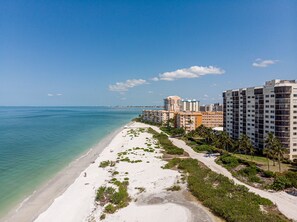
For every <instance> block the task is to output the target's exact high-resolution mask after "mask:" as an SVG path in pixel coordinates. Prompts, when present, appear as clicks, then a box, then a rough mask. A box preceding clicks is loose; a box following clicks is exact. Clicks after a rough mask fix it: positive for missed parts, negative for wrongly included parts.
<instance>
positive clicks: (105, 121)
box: [0, 107, 140, 216]
mask: <svg viewBox="0 0 297 222" xmlns="http://www.w3.org/2000/svg"><path fill="white" fill-rule="evenodd" d="M139 113H140V110H137V109H134V110H133V109H119V108H108V107H0V216H1V215H2V216H3V215H4V214H5V213H7V212H8V210H9V209H10V208H11V207H12V206H14V205H15V204H16V203H17V202H18V201H20V200H22V199H24V198H25V197H26V196H28V195H30V194H31V193H32V192H33V191H34V190H36V189H37V188H38V186H40V185H41V184H42V183H43V182H44V181H46V180H48V179H49V178H51V177H52V176H53V175H55V174H56V173H57V172H58V171H60V170H61V169H63V167H65V166H67V165H68V164H69V163H70V162H71V161H72V160H74V159H75V158H77V157H78V156H80V155H81V154H82V153H84V152H86V151H87V150H88V149H89V148H91V147H92V146H94V145H95V144H97V143H98V142H99V141H100V140H101V139H102V138H104V137H105V136H106V135H108V134H109V133H110V132H112V131H114V130H115V129H117V128H119V127H120V126H122V125H125V124H126V123H128V122H129V121H130V120H131V119H132V118H134V117H137V116H138V114H139Z"/></svg>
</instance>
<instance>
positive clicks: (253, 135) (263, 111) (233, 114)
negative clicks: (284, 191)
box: [223, 80, 297, 159]
mask: <svg viewBox="0 0 297 222" xmlns="http://www.w3.org/2000/svg"><path fill="white" fill-rule="evenodd" d="M223 100H224V104H223V111H224V130H225V131H227V132H228V133H229V135H230V136H231V137H232V138H234V139H238V138H239V136H240V135H241V134H246V135H247V136H248V137H249V138H250V139H251V141H252V143H253V145H254V146H255V147H257V148H259V149H263V147H264V146H265V144H264V143H265V138H266V135H267V133H269V132H273V133H274V134H275V136H276V137H278V138H279V139H280V141H281V142H282V144H283V146H284V147H286V148H287V149H288V151H289V157H290V159H296V158H297V82H296V81H295V80H272V81H267V82H266V83H265V85H264V86H259V87H249V88H242V89H236V90H227V91H225V92H223Z"/></svg>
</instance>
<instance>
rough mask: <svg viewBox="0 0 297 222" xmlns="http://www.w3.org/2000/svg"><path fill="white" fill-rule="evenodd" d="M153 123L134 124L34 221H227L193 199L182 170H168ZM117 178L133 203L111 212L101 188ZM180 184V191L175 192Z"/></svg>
mask: <svg viewBox="0 0 297 222" xmlns="http://www.w3.org/2000/svg"><path fill="white" fill-rule="evenodd" d="M148 127H149V126H148V125H145V124H142V123H136V122H134V123H132V124H130V125H129V127H125V128H124V129H122V130H121V131H120V132H119V133H118V134H117V135H116V136H114V137H113V139H112V141H111V142H110V143H109V145H108V146H106V147H105V148H104V150H103V151H102V152H101V153H100V155H99V156H98V157H97V159H96V160H95V161H94V162H92V163H91V164H90V165H89V166H88V167H87V168H86V169H85V170H84V171H82V172H81V173H80V175H79V176H78V177H77V178H76V180H75V181H74V182H73V183H72V184H71V185H70V186H69V187H68V188H67V189H66V190H65V191H64V192H63V193H62V194H61V195H59V196H58V197H57V198H55V200H54V201H53V202H52V204H51V205H50V206H49V207H48V208H47V209H46V210H45V211H43V212H42V213H40V214H39V215H38V217H37V218H36V219H35V220H34V221H35V222H52V221H55V222H76V221H77V222H82V221H83V222H97V221H101V220H102V219H101V217H102V216H104V219H103V221H108V222H119V221H142V222H149V221H172V222H180V221H185V222H186V221H187V222H194V221H195V222H215V221H221V220H218V218H216V217H215V216H214V215H213V214H212V213H211V212H210V211H209V210H207V209H205V208H204V207H203V206H202V205H201V204H200V203H198V202H197V201H194V200H191V199H189V198H188V194H187V193H188V191H187V188H186V183H185V182H182V177H183V175H182V174H181V172H179V171H177V170H172V169H164V165H165V164H166V163H167V162H166V161H165V160H163V158H162V156H163V154H164V152H163V149H160V147H159V145H158V143H157V141H156V140H155V139H154V138H153V135H152V134H151V133H149V132H147V130H146V128H148ZM102 163H108V165H105V166H103V165H102ZM109 163H110V165H109ZM111 163H113V164H111ZM101 165H102V166H101ZM114 180H118V182H119V181H121V182H120V183H122V182H123V181H126V182H128V185H127V187H126V189H127V190H126V191H127V192H128V203H127V205H125V206H122V207H120V208H118V209H117V210H116V211H115V212H113V213H111V214H110V213H107V212H106V209H105V208H106V207H107V204H106V203H105V204H103V205H102V203H99V202H98V201H95V198H96V193H97V190H98V189H99V187H105V186H106V187H109V186H116V185H115V183H113V182H112V181H114ZM177 184H178V185H177ZM174 185H177V186H178V187H180V189H178V190H176V191H173V190H170V189H169V188H171V187H173V186H174ZM22 219H23V218H22ZM22 221H24V220H22Z"/></svg>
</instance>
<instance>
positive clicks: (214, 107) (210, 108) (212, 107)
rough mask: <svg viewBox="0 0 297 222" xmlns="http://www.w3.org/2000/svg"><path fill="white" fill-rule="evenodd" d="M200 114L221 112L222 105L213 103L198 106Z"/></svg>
mask: <svg viewBox="0 0 297 222" xmlns="http://www.w3.org/2000/svg"><path fill="white" fill-rule="evenodd" d="M199 111H200V112H223V104H220V103H214V104H208V105H203V106H200V108H199Z"/></svg>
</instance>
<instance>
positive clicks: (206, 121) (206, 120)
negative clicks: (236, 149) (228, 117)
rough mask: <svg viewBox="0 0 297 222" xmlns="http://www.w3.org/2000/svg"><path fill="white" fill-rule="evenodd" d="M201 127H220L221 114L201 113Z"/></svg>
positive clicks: (221, 121) (221, 124) (221, 123)
mask: <svg viewBox="0 0 297 222" xmlns="http://www.w3.org/2000/svg"><path fill="white" fill-rule="evenodd" d="M202 125H204V126H206V127H211V128H214V127H222V126H223V112H219V111H218V112H202Z"/></svg>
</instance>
